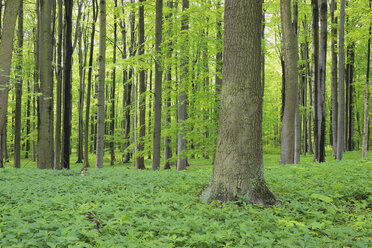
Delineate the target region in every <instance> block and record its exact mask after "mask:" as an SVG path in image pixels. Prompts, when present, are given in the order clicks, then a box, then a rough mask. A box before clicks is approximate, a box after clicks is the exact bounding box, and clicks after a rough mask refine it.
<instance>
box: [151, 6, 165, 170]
mask: <svg viewBox="0 0 372 248" xmlns="http://www.w3.org/2000/svg"><path fill="white" fill-rule="evenodd" d="M155 22H156V24H155V25H156V26H155V39H156V41H155V50H156V58H155V97H154V132H153V137H154V141H153V142H154V145H153V160H152V169H153V170H158V169H159V168H160V141H161V101H162V90H161V88H162V68H161V47H160V46H161V42H162V29H163V28H162V26H163V0H156V21H155Z"/></svg>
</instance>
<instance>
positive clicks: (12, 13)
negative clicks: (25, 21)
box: [0, 0, 20, 130]
mask: <svg viewBox="0 0 372 248" xmlns="http://www.w3.org/2000/svg"><path fill="white" fill-rule="evenodd" d="M19 7H20V0H7V1H6V2H5V11H4V18H3V23H4V26H3V30H2V32H1V33H2V39H1V43H0V58H1V59H0V68H1V70H0V130H3V128H4V126H5V118H6V111H7V108H8V91H9V85H8V84H9V75H10V66H11V64H12V55H13V54H12V51H13V36H14V30H15V24H16V19H17V16H18V15H17V14H18V9H19Z"/></svg>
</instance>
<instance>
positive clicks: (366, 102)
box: [362, 0, 372, 158]
mask: <svg viewBox="0 0 372 248" xmlns="http://www.w3.org/2000/svg"><path fill="white" fill-rule="evenodd" d="M369 8H370V9H371V0H370V1H369ZM371 34H372V23H370V24H369V38H368V45H367V71H366V84H365V86H364V87H365V88H364V126H363V143H362V157H363V158H367V150H368V131H369V130H368V129H369V66H370V57H371Z"/></svg>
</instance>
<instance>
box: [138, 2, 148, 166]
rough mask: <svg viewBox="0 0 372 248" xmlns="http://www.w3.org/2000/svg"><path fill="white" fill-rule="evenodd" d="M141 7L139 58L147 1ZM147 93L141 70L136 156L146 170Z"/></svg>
mask: <svg viewBox="0 0 372 248" xmlns="http://www.w3.org/2000/svg"><path fill="white" fill-rule="evenodd" d="M139 2H140V6H139V7H138V43H139V50H138V56H141V55H143V54H144V53H145V47H144V46H145V44H144V43H145V16H144V6H143V3H144V2H145V0H139ZM145 92H146V84H145V70H144V69H140V70H139V96H138V99H139V101H138V103H139V112H140V113H139V125H140V130H139V137H138V139H139V140H138V146H137V151H136V152H137V156H136V169H141V170H143V169H145V160H144V154H143V151H144V138H145V135H146V126H145V118H146V97H145V95H144V93H145Z"/></svg>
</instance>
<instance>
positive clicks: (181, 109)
mask: <svg viewBox="0 0 372 248" xmlns="http://www.w3.org/2000/svg"><path fill="white" fill-rule="evenodd" d="M188 9H189V0H183V1H182V12H183V13H184V15H183V17H182V24H181V32H182V33H183V35H185V39H184V41H183V42H184V43H183V44H182V45H181V53H182V58H181V71H182V74H181V81H180V84H179V88H180V89H179V92H180V93H179V96H178V101H179V104H178V121H179V122H180V130H179V133H178V159H177V170H185V169H186V166H187V157H186V155H185V154H184V153H185V152H186V148H187V141H186V139H185V138H184V135H185V123H184V121H185V120H186V119H187V94H186V89H187V82H188V80H187V77H188V73H189V72H188V56H187V53H188V49H187V48H188V44H187V42H188V39H187V38H186V37H188V33H187V32H188V29H189V18H188V16H187V15H188V14H186V13H187V11H188Z"/></svg>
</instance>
